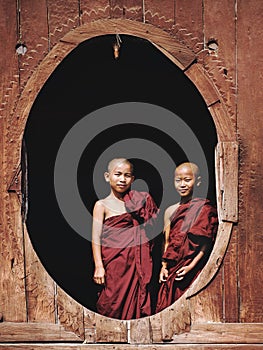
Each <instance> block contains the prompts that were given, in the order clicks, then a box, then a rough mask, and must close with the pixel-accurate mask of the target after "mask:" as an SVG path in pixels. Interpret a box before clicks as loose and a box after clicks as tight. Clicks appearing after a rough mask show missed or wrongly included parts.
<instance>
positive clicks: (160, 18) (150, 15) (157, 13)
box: [144, 0, 175, 30]
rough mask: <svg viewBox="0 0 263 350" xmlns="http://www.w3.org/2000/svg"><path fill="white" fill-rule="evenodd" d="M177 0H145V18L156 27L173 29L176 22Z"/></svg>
mask: <svg viewBox="0 0 263 350" xmlns="http://www.w3.org/2000/svg"><path fill="white" fill-rule="evenodd" d="M174 6H175V1H174V0H162V5H161V6H160V1H159V0H144V9H145V13H144V18H145V22H146V23H151V24H152V25H154V26H156V27H161V28H163V29H168V30H169V29H171V28H172V26H173V25H174V23H175V8H174Z"/></svg>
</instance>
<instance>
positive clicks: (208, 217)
mask: <svg viewBox="0 0 263 350" xmlns="http://www.w3.org/2000/svg"><path fill="white" fill-rule="evenodd" d="M170 221H171V224H170V233H169V243H168V247H167V249H166V251H165V252H164V254H163V257H162V258H163V261H166V262H167V268H168V271H169V274H168V278H167V280H166V282H162V284H161V287H160V290H159V292H158V299H157V306H156V312H160V311H161V310H163V309H164V308H166V307H168V306H169V305H171V304H172V303H173V302H175V301H176V300H177V299H178V298H179V297H180V296H181V295H183V293H184V292H185V291H186V290H187V289H188V288H189V286H190V285H191V283H192V282H193V281H194V280H195V279H196V277H197V276H198V274H199V273H200V272H201V270H202V268H203V266H204V265H205V263H206V262H207V259H208V257H209V254H210V251H211V249H212V246H213V242H214V239H215V235H216V231H217V226H218V218H217V211H216V209H215V208H214V207H213V206H212V205H211V204H210V202H209V200H207V199H201V198H194V199H192V200H191V201H189V202H187V203H185V204H181V205H180V206H179V207H178V208H177V209H176V210H175V212H174V214H173V215H172V216H171V218H170ZM204 244H205V245H206V247H207V250H206V252H205V255H204V256H203V257H202V259H201V260H200V261H199V262H198V263H197V265H196V266H195V267H194V268H193V269H192V270H191V271H189V272H188V273H187V274H186V275H185V276H184V278H183V279H182V280H181V281H176V280H175V277H176V271H177V270H178V269H180V268H181V267H182V266H187V265H189V263H190V262H191V261H192V260H193V259H194V257H195V256H196V255H197V254H198V253H199V252H200V250H201V248H202V246H203V245H204Z"/></svg>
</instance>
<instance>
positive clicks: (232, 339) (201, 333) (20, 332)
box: [0, 322, 263, 350]
mask: <svg viewBox="0 0 263 350" xmlns="http://www.w3.org/2000/svg"><path fill="white" fill-rule="evenodd" d="M26 337H27V338H26ZM25 338H26V340H25ZM62 339H63V340H62ZM0 341H1V343H2V344H0V347H1V346H2V345H3V342H4V343H8V342H13V344H12V345H13V346H15V345H16V344H15V343H19V342H20V343H22V342H24V341H33V342H35V343H34V344H33V345H32V346H33V347H32V348H31V349H36V348H37V346H43V347H44V344H41V345H40V344H39V345H38V344H37V341H39V342H41V341H45V342H46V341H47V342H51V341H64V342H65V343H64V346H65V348H64V349H66V348H67V347H68V346H71V345H73V344H71V345H70V344H67V343H66V342H72V341H73V342H75V344H74V346H76V342H77V341H78V339H76V335H75V334H74V333H71V332H67V331H65V330H64V329H63V327H61V326H59V325H51V324H36V323H16V322H3V323H0ZM172 343H173V344H171V343H170V344H160V349H174V346H175V344H178V345H179V344H184V345H185V346H187V349H188V348H189V347H190V348H191V346H193V345H194V344H197V345H199V346H202V345H205V344H208V345H209V344H211V345H210V346H212V344H214V345H215V344H217V345H216V346H218V347H219V348H220V344H223V345H224V346H226V344H228V345H230V344H233V345H235V346H237V345H238V344H240V345H241V344H244V345H245V344H250V345H252V344H260V345H261V346H262V343H263V324H262V323H245V324H241V323H210V324H209V323H203V324H202V323H199V324H193V325H192V326H191V330H190V331H189V332H187V333H181V334H177V335H174V337H173V339H172ZM5 345H6V344H5ZM21 345H22V344H17V346H21ZM27 345H28V344H27ZM57 345H60V346H61V344H57ZM80 345H81V344H78V345H77V346H80ZM23 346H26V344H24V345H23ZM53 346H55V344H54V343H53ZM87 346H88V347H89V348H95V349H100V348H101V349H115V350H116V349H136V348H137V346H136V345H135V344H88V345H86V347H87ZM138 347H139V348H140V349H142V348H143V349H153V348H154V349H159V346H158V345H157V344H155V345H153V344H148V345H147V344H144V345H142V344H140V345H138ZM176 348H177V345H176ZM25 349H26V348H25ZM49 349H51V348H49ZM199 349H200V348H199ZM224 349H225V348H224Z"/></svg>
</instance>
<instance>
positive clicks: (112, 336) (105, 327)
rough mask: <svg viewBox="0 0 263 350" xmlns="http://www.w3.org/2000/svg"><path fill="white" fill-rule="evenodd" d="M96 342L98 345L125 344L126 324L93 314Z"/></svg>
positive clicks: (126, 337) (126, 339)
mask: <svg viewBox="0 0 263 350" xmlns="http://www.w3.org/2000/svg"><path fill="white" fill-rule="evenodd" d="M95 322H96V341H97V342H98V343H127V342H128V329H127V322H126V321H120V320H117V319H112V318H107V317H104V316H101V315H99V314H95Z"/></svg>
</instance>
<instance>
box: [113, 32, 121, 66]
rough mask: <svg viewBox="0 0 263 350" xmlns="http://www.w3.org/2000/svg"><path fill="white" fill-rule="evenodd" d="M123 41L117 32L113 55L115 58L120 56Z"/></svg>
mask: <svg viewBox="0 0 263 350" xmlns="http://www.w3.org/2000/svg"><path fill="white" fill-rule="evenodd" d="M121 43H122V41H121V37H120V35H119V34H116V42H115V43H114V44H113V55H114V58H115V60H117V59H118V58H119V54H120V47H121Z"/></svg>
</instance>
